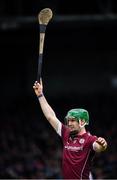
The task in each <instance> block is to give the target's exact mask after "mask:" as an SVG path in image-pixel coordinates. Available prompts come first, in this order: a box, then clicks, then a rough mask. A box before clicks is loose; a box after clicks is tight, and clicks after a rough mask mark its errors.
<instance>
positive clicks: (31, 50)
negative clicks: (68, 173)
mask: <svg viewBox="0 0 117 180" xmlns="http://www.w3.org/2000/svg"><path fill="white" fill-rule="evenodd" d="M45 7H49V8H51V9H52V10H53V18H52V20H51V21H50V22H49V24H48V26H47V29H46V36H45V45H44V56H43V69H42V78H43V84H44V94H45V96H46V97H47V99H48V102H49V103H50V104H51V105H52V107H53V108H54V110H55V112H56V114H57V116H58V117H59V118H60V120H61V121H62V122H63V121H64V116H65V115H66V113H67V111H68V110H69V109H71V108H76V107H82V108H86V109H87V110H88V111H89V114H90V127H89V129H90V131H91V132H92V133H93V134H96V135H98V136H103V137H105V138H106V139H107V141H108V144H109V148H108V150H107V152H106V153H105V154H104V153H102V155H100V156H99V157H98V158H97V161H96V163H95V168H94V170H93V172H94V177H95V178H103V179H104V178H116V172H115V169H116V162H117V154H116V151H115V149H116V145H117V140H116V130H117V128H116V110H117V70H116V69H117V35H116V34H117V33H116V32H117V3H116V1H112V0H111V1H110V0H108V1H103V0H95V1H94V0H92V1H85V0H83V1H80V2H77V1H74V0H73V1H72V2H71V1H66V0H64V1H61V0H59V1H58V0H53V1H49V2H48V1H46V0H45V1H44V0H43V1H42V0H40V1H30V2H24V1H22V0H17V1H7V0H6V1H5V0H4V1H0V82H1V88H0V109H1V113H0V114H1V115H0V123H1V126H0V129H1V130H0V131H1V132H0V139H1V144H0V147H1V157H0V172H1V173H0V175H1V178H4V177H5V178H8V177H10V178H14V177H15V178H50V177H52V178H61V171H60V169H57V170H58V171H57V170H55V171H54V170H53V171H52V169H49V168H47V167H48V166H47V165H48V164H49V165H50V164H51V165H52V168H53V167H54V168H55V167H56V166H58V167H59V166H60V164H59V165H58V164H56V163H57V162H58V161H59V162H60V159H61V158H60V157H61V156H60V157H59V156H57V157H58V159H57V162H56V161H54V160H55V157H54V158H52V157H53V156H52V155H53V153H54V154H56V150H57V148H58V147H61V143H60V140H59V138H58V136H57V135H56V133H55V132H54V131H53V129H52V128H51V127H50V125H49V124H48V122H46V120H45V118H44V116H43V114H42V112H41V110H40V107H39V105H38V101H37V98H36V97H35V94H34V92H33V88H32V87H33V83H34V82H35V80H36V78H37V65H38V48H39V25H38V20H37V14H38V12H39V11H40V10H41V9H43V8H45ZM44 132H46V133H47V132H48V134H46V133H45V134H44V135H43V136H42V135H40V134H41V133H44ZM44 137H46V138H45V139H44ZM53 137H55V139H53V142H51V138H53ZM48 139H49V140H50V141H49V142H48ZM47 142H48V143H47ZM57 142H58V143H57ZM59 143H60V144H59ZM24 144H25V145H24ZM55 146H56V148H55ZM53 148H55V151H54V152H53V151H52V149H53ZM32 149H33V150H32ZM45 149H46V151H45ZM36 150H37V151H36ZM32 151H34V156H32V154H33V153H32ZM43 151H44V154H43ZM51 151H52V152H51ZM28 152H30V155H29V158H27V156H26V154H27V153H28ZM35 152H38V153H37V154H36V153H35ZM59 153H60V154H61V148H60V152H59ZM59 153H58V154H59ZM19 154H23V157H22V156H21V157H20V156H19ZM35 154H36V155H35ZM48 154H49V155H48ZM41 156H43V157H45V158H43V159H41ZM46 156H47V157H46ZM48 156H50V157H51V158H50V161H52V160H53V159H54V160H53V162H49V160H48ZM29 159H30V161H29ZM35 159H36V160H37V159H38V162H36V164H38V166H39V165H40V164H41V165H40V166H41V168H40V166H39V167H37V166H36V167H35V166H34V164H35V163H34V162H35V161H36V160H35ZM28 161H29V162H28ZM40 162H41V163H40ZM47 162H49V163H47ZM18 163H19V164H18ZM14 164H15V165H16V166H15V167H14ZM17 164H18V165H17ZM29 164H33V166H31V165H30V166H31V168H29V167H28V166H29ZM19 167H20V168H19ZM54 168H53V169H54ZM55 169H56V168H55ZM11 172H12V173H11ZM37 172H38V173H37ZM48 172H49V173H48ZM50 172H51V173H50Z"/></svg>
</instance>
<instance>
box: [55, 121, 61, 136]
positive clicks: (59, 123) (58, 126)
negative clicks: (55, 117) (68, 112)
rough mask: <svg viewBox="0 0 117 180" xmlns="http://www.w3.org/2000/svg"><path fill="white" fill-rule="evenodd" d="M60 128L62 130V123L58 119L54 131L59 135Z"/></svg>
mask: <svg viewBox="0 0 117 180" xmlns="http://www.w3.org/2000/svg"><path fill="white" fill-rule="evenodd" d="M61 130H62V123H61V122H60V121H58V125H57V130H56V132H57V134H58V135H59V136H61Z"/></svg>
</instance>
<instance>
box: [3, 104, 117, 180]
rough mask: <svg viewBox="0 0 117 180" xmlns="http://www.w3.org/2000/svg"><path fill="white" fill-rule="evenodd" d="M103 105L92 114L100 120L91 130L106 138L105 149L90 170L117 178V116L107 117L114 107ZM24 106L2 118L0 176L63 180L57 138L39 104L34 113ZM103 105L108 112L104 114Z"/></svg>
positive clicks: (103, 177)
mask: <svg viewBox="0 0 117 180" xmlns="http://www.w3.org/2000/svg"><path fill="white" fill-rule="evenodd" d="M106 105H107V104H105V105H104V106H103V107H104V108H103V107H101V111H102V113H101V112H100V117H95V119H99V118H101V122H100V121H94V122H93V123H92V124H93V127H94V128H93V131H92V132H91V133H92V134H96V135H100V136H103V137H105V138H106V139H107V141H108V149H107V150H106V152H102V153H101V154H97V155H96V157H95V161H94V163H93V171H92V174H93V178H95V179H114V178H117V176H116V169H117V165H116V164H117V152H116V147H117V138H116V131H117V127H116V119H115V120H114V119H113V121H111V119H110V120H109V118H110V113H111V114H113V112H112V111H114V110H113V109H110V111H108V109H107V107H106ZM37 106H38V105H37ZM23 108H24V107H22V109H20V111H19V113H18V112H17V111H16V112H15V111H13V112H9V113H7V114H4V116H3V117H2V120H1V125H0V179H62V174H61V153H62V143H61V139H60V137H59V136H58V135H57V134H56V132H55V131H54V129H53V128H52V127H51V126H50V125H49V123H48V122H47V121H46V120H45V118H44V116H43V114H42V113H41V111H40V110H39V107H38V109H37V112H36V113H35V112H34V111H33V109H32V111H31V107H30V109H29V112H28V111H27V112H26V111H25V108H24V109H23ZM105 108H106V111H107V112H108V113H107V112H106V113H104V111H105ZM96 111H97V113H96ZM98 111H99V110H97V109H96V110H95V113H96V114H99V113H98ZM27 114H28V115H27ZM92 116H93V115H92ZM106 116H107V117H106ZM113 116H114V114H113ZM104 118H105V119H104ZM114 118H116V117H114ZM106 120H107V121H106ZM92 124H91V128H92Z"/></svg>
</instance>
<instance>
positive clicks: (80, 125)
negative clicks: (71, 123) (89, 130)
mask: <svg viewBox="0 0 117 180" xmlns="http://www.w3.org/2000/svg"><path fill="white" fill-rule="evenodd" d="M86 124H87V123H86V122H84V123H83V125H82V121H81V119H79V127H80V128H81V129H82V128H84V127H85V125H86Z"/></svg>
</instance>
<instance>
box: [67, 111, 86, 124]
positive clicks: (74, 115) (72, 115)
mask: <svg viewBox="0 0 117 180" xmlns="http://www.w3.org/2000/svg"><path fill="white" fill-rule="evenodd" d="M68 119H75V120H76V121H78V123H79V124H80V126H81V127H84V126H85V125H88V124H89V113H88V111H87V110H85V109H81V108H79V109H71V110H70V111H68V113H67V115H66V117H65V123H66V124H67V120H68ZM81 120H84V121H85V123H84V124H83V125H81Z"/></svg>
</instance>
